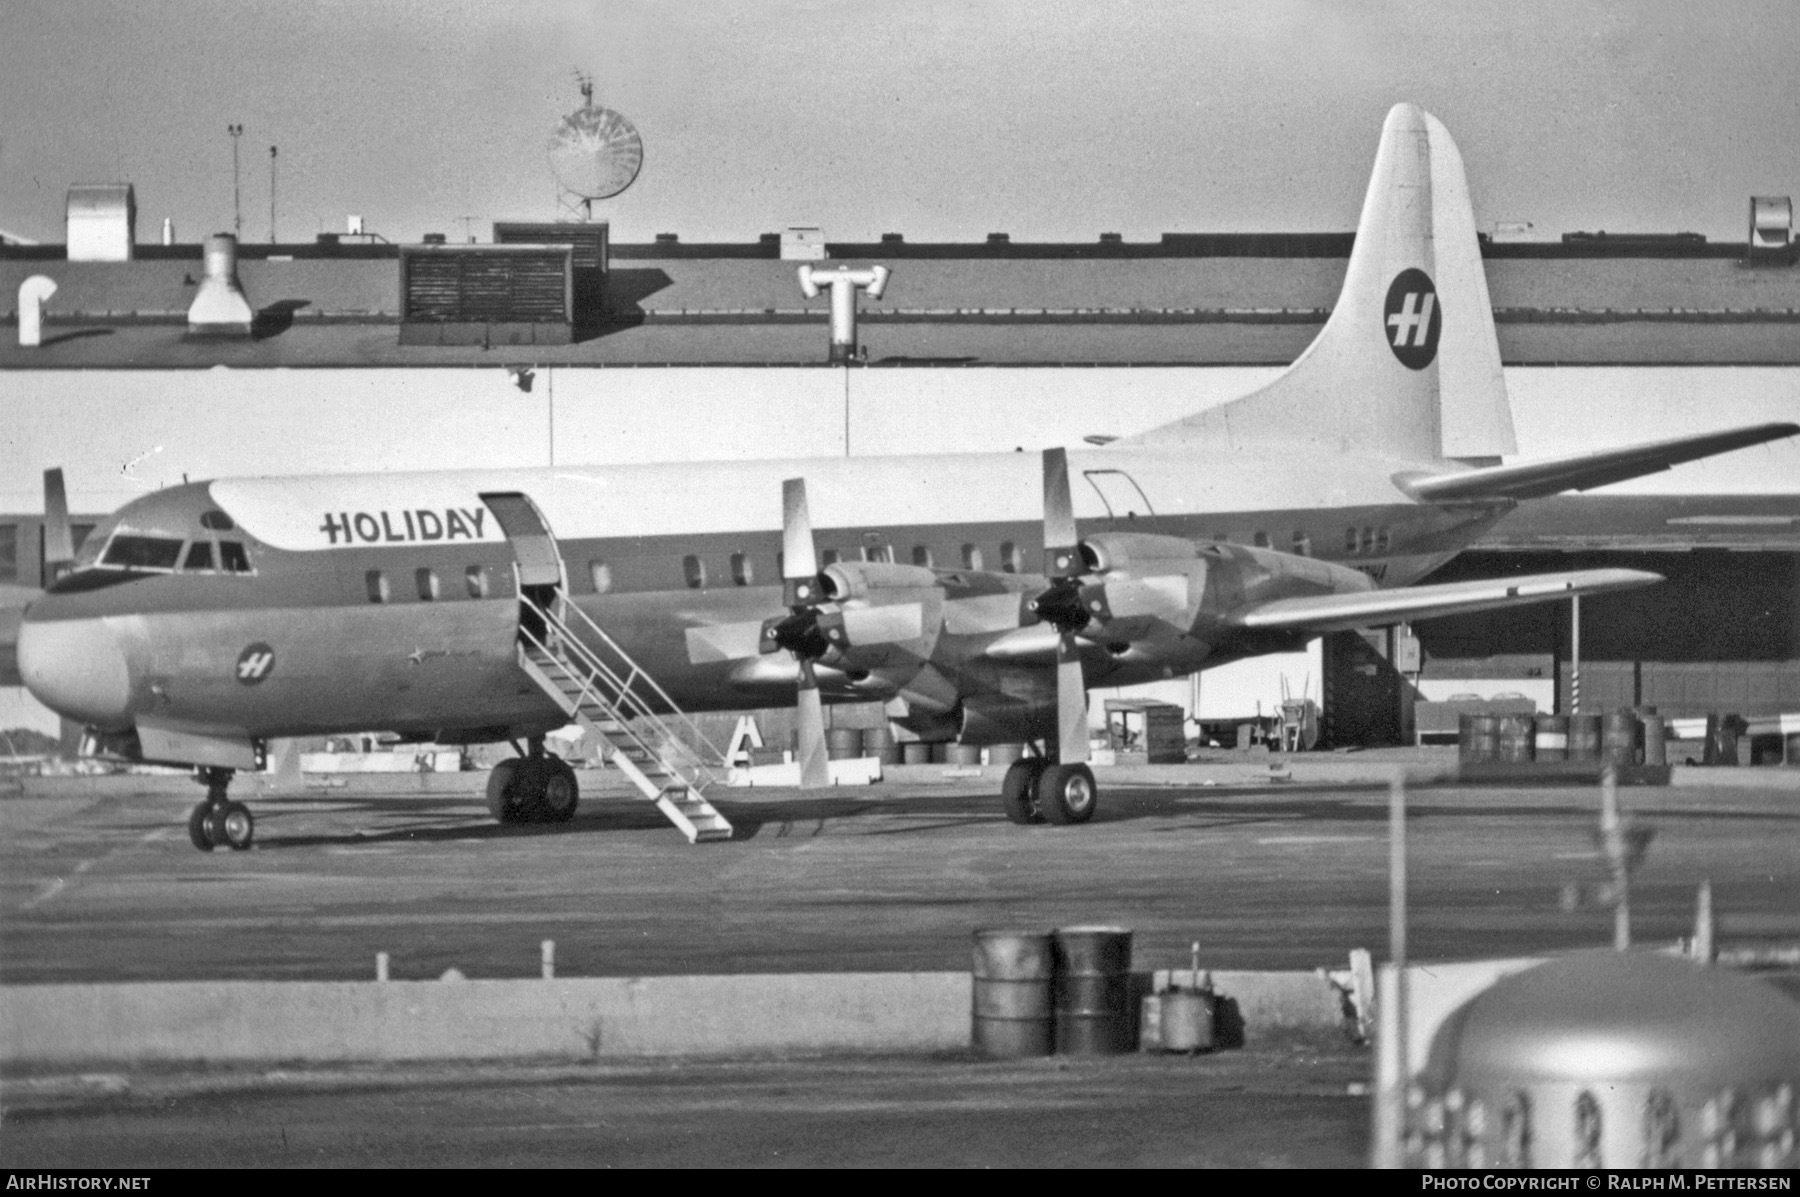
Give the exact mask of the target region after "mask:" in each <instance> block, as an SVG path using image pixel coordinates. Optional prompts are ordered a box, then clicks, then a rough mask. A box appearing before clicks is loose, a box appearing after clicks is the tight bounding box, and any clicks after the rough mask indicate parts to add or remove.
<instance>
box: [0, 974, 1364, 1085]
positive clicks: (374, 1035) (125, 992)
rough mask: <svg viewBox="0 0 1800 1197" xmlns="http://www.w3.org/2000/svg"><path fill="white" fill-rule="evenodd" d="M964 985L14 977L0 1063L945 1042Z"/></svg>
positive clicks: (1329, 1020) (667, 1051) (1282, 977)
mask: <svg viewBox="0 0 1800 1197" xmlns="http://www.w3.org/2000/svg"><path fill="white" fill-rule="evenodd" d="M1173 975H1174V976H1176V977H1177V978H1178V979H1179V978H1181V977H1183V976H1184V974H1179V973H1177V974H1173ZM1170 976H1171V974H1169V973H1167V972H1162V973H1156V974H1153V978H1154V981H1155V987H1156V988H1159V989H1160V988H1166V987H1167V984H1168V980H1169V977H1170ZM1213 981H1214V985H1215V987H1216V990H1217V992H1218V994H1219V996H1220V997H1221V998H1225V999H1230V1000H1231V1001H1232V1002H1234V1003H1235V1010H1236V1012H1237V1016H1238V1017H1239V1018H1241V1023H1242V1027H1243V1029H1244V1032H1245V1037H1246V1039H1253V1038H1254V1037H1256V1036H1258V1035H1260V1034H1263V1033H1265V1032H1270V1031H1279V1030H1307V1031H1326V1032H1337V1031H1341V1030H1342V1029H1343V1027H1344V1026H1345V1015H1344V1008H1343V1002H1342V999H1341V997H1340V995H1339V993H1338V991H1337V990H1336V989H1335V988H1334V987H1333V986H1332V984H1331V983H1330V982H1329V981H1328V980H1327V979H1326V978H1324V977H1322V976H1320V975H1319V974H1317V973H1251V972H1215V973H1213ZM970 994H971V990H970V980H969V975H968V974H967V973H960V972H958V973H814V974H792V975H779V976H777V975H752V976H707V977H593V978H582V979H572V980H505V981H393V982H385V983H383V982H375V981H183V982H162V983H142V984H124V985H19V986H9V987H6V988H3V989H0V1066H5V1067H20V1066H29V1067H70V1066H80V1065H94V1064H111V1065H133V1064H243V1063H274V1062H284V1061H292V1062H305V1063H313V1064H332V1063H352V1062H358V1063H368V1062H402V1061H427V1060H476V1061H479V1060H489V1061H492V1060H522V1059H559V1060H598V1059H604V1058H618V1057H650V1056H754V1055H817V1054H829V1053H898V1052H909V1053H910V1052H945V1051H963V1050H967V1048H968V1046H969V1027H970Z"/></svg>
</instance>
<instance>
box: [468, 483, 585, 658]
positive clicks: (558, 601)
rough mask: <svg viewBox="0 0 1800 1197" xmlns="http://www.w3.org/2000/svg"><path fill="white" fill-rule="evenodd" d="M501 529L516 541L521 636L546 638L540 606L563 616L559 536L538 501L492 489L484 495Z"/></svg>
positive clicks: (515, 557) (524, 637) (516, 571)
mask: <svg viewBox="0 0 1800 1197" xmlns="http://www.w3.org/2000/svg"><path fill="white" fill-rule="evenodd" d="M481 501H482V502H483V503H486V504H487V508H488V510H489V511H491V512H493V513H494V519H495V520H496V521H497V522H498V523H499V524H500V530H501V531H502V532H504V533H506V539H507V540H508V541H510V542H511V543H512V551H513V574H514V576H515V577H516V578H517V579H518V584H519V586H518V589H519V600H520V601H519V638H520V639H521V640H536V641H538V642H539V643H542V642H543V640H544V619H543V616H542V615H541V614H539V611H540V609H541V610H543V611H548V612H550V613H551V614H552V615H555V616H557V617H558V618H561V615H562V612H561V606H562V601H563V593H564V590H563V587H564V579H565V577H566V575H565V573H564V571H563V560H562V554H561V553H560V552H559V551H558V550H557V547H556V537H554V536H552V535H551V534H550V525H549V524H547V523H545V522H544V516H543V513H542V512H540V511H539V510H538V509H537V504H536V503H533V502H532V501H531V500H530V499H529V498H528V497H526V496H525V495H523V494H521V493H519V492H518V491H502V492H490V493H488V494H484V495H482V496H481Z"/></svg>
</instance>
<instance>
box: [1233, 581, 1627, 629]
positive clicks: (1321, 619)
mask: <svg viewBox="0 0 1800 1197" xmlns="http://www.w3.org/2000/svg"><path fill="white" fill-rule="evenodd" d="M1662 580H1663V579H1662V575H1660V574H1653V573H1648V572H1646V571H1644V570H1641V569H1577V570H1569V571H1566V572H1564V573H1556V574H1530V575H1526V576H1524V577H1517V578H1494V579H1491V580H1486V581H1480V582H1444V583H1440V584H1438V585H1435V586H1406V587H1401V588H1399V589H1395V590H1364V591H1360V592H1358V593H1355V594H1321V595H1314V596H1312V597H1310V598H1289V599H1274V600H1272V601H1270V602H1266V603H1260V604H1258V605H1256V606H1254V607H1248V608H1245V609H1243V610H1241V611H1237V612H1234V613H1233V614H1232V616H1231V622H1232V623H1235V624H1237V625H1239V626H1240V627H1244V628H1249V629H1252V630H1256V631H1302V630H1304V631H1308V632H1343V631H1348V630H1349V629H1351V628H1367V627H1379V626H1381V625H1383V624H1394V623H1403V622H1409V621H1412V620H1417V619H1430V618H1433V617H1435V616H1440V615H1464V614H1467V613H1469V612H1471V611H1488V610H1492V609H1494V608H1496V607H1517V606H1523V605H1524V604H1526V603H1542V602H1547V601H1549V600H1552V599H1561V598H1569V597H1571V596H1573V595H1577V594H1602V593H1605V592H1607V591H1613V590H1633V589H1636V588H1637V587H1639V586H1649V585H1652V584H1653V583H1656V582H1660V581H1662Z"/></svg>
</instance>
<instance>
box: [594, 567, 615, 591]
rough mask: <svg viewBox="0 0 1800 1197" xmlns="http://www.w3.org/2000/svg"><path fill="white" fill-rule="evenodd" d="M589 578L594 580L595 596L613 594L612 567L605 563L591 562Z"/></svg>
mask: <svg viewBox="0 0 1800 1197" xmlns="http://www.w3.org/2000/svg"><path fill="white" fill-rule="evenodd" d="M588 577H589V578H591V579H593V582H594V593H595V594H610V593H612V588H613V576H612V566H610V565H608V564H607V563H606V562H604V561H590V562H588Z"/></svg>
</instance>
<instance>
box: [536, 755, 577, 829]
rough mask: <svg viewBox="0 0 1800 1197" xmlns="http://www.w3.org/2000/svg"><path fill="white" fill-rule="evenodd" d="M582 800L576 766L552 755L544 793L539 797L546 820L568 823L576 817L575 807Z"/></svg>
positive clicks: (540, 806) (539, 803) (539, 805)
mask: <svg viewBox="0 0 1800 1197" xmlns="http://www.w3.org/2000/svg"><path fill="white" fill-rule="evenodd" d="M580 801H581V787H580V786H579V785H577V784H576V781H575V769H574V767H573V766H571V765H570V764H569V762H567V761H565V760H561V759H558V758H555V757H552V758H551V760H550V767H549V769H548V770H547V771H546V775H545V777H544V790H543V794H542V795H541V796H540V798H539V799H538V809H539V810H540V811H542V813H543V816H544V819H545V821H546V822H550V823H567V822H568V821H569V820H570V819H573V818H574V817H575V807H576V805H577V804H578V803H580Z"/></svg>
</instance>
